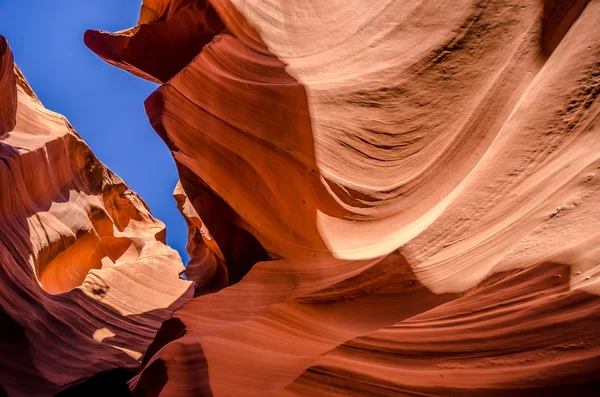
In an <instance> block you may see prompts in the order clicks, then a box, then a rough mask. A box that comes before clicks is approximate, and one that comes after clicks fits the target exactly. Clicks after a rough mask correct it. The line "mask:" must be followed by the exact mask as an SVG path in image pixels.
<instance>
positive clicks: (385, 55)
mask: <svg viewBox="0 0 600 397" xmlns="http://www.w3.org/2000/svg"><path fill="white" fill-rule="evenodd" d="M598 26H600V1H597V0H591V1H581V0H566V1H552V0H544V1H542V0H525V1H508V0H488V1H481V0H480V1H474V0H453V1H447V0H419V1H416V0H415V1H413V0H407V1H393V0H392V1H390V0H373V1H366V0H364V1H359V0H349V1H343V2H339V1H331V0H303V1H300V0H287V1H273V0H253V1H248V0H210V1H209V0H170V1H169V0H162V1H158V0H146V1H144V4H143V5H142V8H141V12H140V19H139V23H138V25H137V26H135V27H133V28H130V29H127V30H123V31H121V32H117V33H106V32H98V31H88V32H86V34H85V37H84V40H85V43H86V44H87V45H88V47H89V48H90V49H91V50H93V51H94V52H95V53H96V54H98V55H99V56H100V57H101V58H103V59H104V60H106V61H107V62H108V63H110V64H112V65H115V66H117V67H120V68H123V69H125V70H127V71H129V72H131V73H133V74H135V75H137V76H140V77H142V78H146V79H149V80H151V81H155V82H159V83H162V85H161V87H160V88H158V89H157V91H156V92H155V93H153V94H152V95H151V96H150V97H149V98H148V99H147V101H146V110H147V113H148V118H149V121H150V123H151V125H152V126H153V127H154V129H155V130H156V132H157V133H158V134H159V135H160V136H161V138H162V139H163V140H164V141H165V144H166V145H167V146H168V147H169V149H170V150H171V151H172V153H173V157H174V159H175V161H176V163H177V166H178V170H179V174H180V179H181V184H180V185H178V187H177V189H176V191H175V196H176V198H177V202H178V205H179V208H180V210H181V212H182V214H183V215H184V217H185V218H186V221H187V224H188V229H189V240H188V250H189V251H190V256H191V258H192V259H191V261H190V264H189V270H188V272H189V278H190V279H192V280H194V281H195V282H196V283H197V285H196V287H195V289H194V291H193V292H194V295H195V298H194V299H193V300H191V301H190V302H188V303H186V304H185V305H184V306H183V307H181V308H180V309H178V310H176V311H175V313H174V314H173V316H172V317H171V318H169V319H168V320H167V321H165V322H164V323H163V325H162V326H161V328H160V330H159V331H158V334H157V336H156V338H155V339H154V341H153V343H152V344H151V345H150V346H149V347H148V349H147V351H146V350H143V349H139V350H137V349H136V348H134V347H132V346H131V345H127V344H124V345H118V346H119V347H121V348H125V349H130V350H133V351H138V352H142V351H145V354H144V357H143V358H142V368H141V370H140V371H138V373H137V375H136V376H135V377H134V378H133V379H131V381H129V383H128V388H129V389H130V390H131V391H132V392H133V393H134V394H138V395H149V396H181V397H184V396H218V397H230V396H256V397H263V396H310V397H314V396H340V397H341V396H349V395H354V396H448V397H451V396H452V397H454V396H482V397H483V396H510V397H512V396H555V395H558V396H563V395H564V396H596V395H597V392H598V390H600V372H599V371H598V368H600V299H599V297H598V295H599V294H600V281H599V280H600V274H599V273H600V266H599V264H600V248H599V247H600V175H599V172H600V131H599V129H600V126H599V124H598V122H599V120H600V100H599V99H598V98H599V95H600V30H599V29H598ZM2 65H3V64H2ZM2 70H4V69H2ZM2 75H3V76H5V75H6V73H4V72H3V73H2ZM1 84H6V82H5V81H2V83H1ZM5 100H6V103H8V104H10V103H11V97H10V95H9V96H7V98H6V99H5ZM3 103H4V102H3ZM4 109H6V110H4ZM11 109H12V108H11V106H10V105H7V106H5V105H3V111H2V118H1V119H0V120H1V121H2V124H1V125H2V126H7V127H2V128H5V129H7V128H10V125H11V124H10V117H7V116H6V115H9V114H10V112H11V111H12V110H11ZM16 128H17V129H18V128H19V122H18V120H17V127H16ZM15 131H16V130H15ZM78 142H79V141H78ZM34 202H35V203H37V200H36V201H34ZM36 205H38V204H36ZM69 208H70V207H69ZM106 208H107V211H108V207H106ZM84 212H85V211H84ZM115 224H116V222H115ZM13 229H15V228H14V227H12V228H11V230H13ZM117 229H118V227H117ZM115 233H116V232H115ZM96 234H97V235H98V236H99V237H98V238H99V239H100V241H102V239H101V238H100V236H104V235H103V234H101V233H96ZM113 237H115V238H118V237H119V236H118V235H117V234H115V235H114V236H113ZM88 239H89V240H81V241H82V242H81V243H80V246H81V248H77V246H75V245H74V247H75V248H73V251H72V252H73V253H74V254H77V252H78V250H79V249H81V250H90V247H97V246H98V245H97V244H96V243H94V241H96V240H94V239H93V238H92V237H90V238H88ZM2 241H9V240H6V239H2ZM77 241H80V239H77ZM94 244H96V245H94ZM109 246H119V245H118V244H115V245H111V244H109ZM161 247H162V245H161ZM115 249H116V248H115ZM105 251H106V248H105ZM9 252H17V251H15V250H13V251H9ZM24 252H32V251H31V250H29V251H28V250H24ZM126 252H129V251H126ZM97 255H98V257H102V255H101V252H100V253H98V254H97ZM57 257H58V255H57ZM71 257H72V255H67V254H65V255H63V257H61V258H60V260H59V261H58V262H57V265H56V266H57V267H58V268H65V267H67V266H68V263H69V260H70V259H69V258H71ZM86 258H87V259H86V260H88V261H90V262H92V263H96V259H94V258H96V256H95V255H91V256H89V257H86ZM101 262H102V261H101ZM117 262H118V260H117ZM32 263H36V262H35V261H32ZM65 263H66V264H67V265H65ZM86 266H87V265H86ZM115 268H117V267H115ZM36 269H37V268H36ZM180 270H181V269H179V268H178V269H177V271H180ZM177 271H175V273H177ZM32 274H33V275H35V274H37V273H35V272H33V271H32ZM49 274H54V273H49ZM93 274H95V273H94V272H92V275H93ZM92 275H90V276H88V277H91V276H92ZM37 279H40V280H42V285H44V280H43V277H42V278H39V277H38V278H37ZM37 279H36V278H35V277H33V276H32V277H31V278H30V280H32V281H31V282H32V283H33V282H34V281H36V280H37ZM36 285H39V284H36ZM47 285H52V286H57V285H58V286H60V285H63V281H60V282H58V281H54V279H49V281H48V283H47ZM84 286H85V283H84ZM163 287H164V288H165V289H167V287H166V284H165V282H164V281H163V282H160V283H154V284H153V288H155V289H157V290H159V291H160V288H163ZM225 287H226V288H225ZM61 288H62V287H61ZM136 288H137V287H132V291H136ZM169 290H170V291H173V290H174V288H172V287H169ZM75 291H79V292H81V293H82V294H83V295H84V296H86V297H87V296H88V295H86V294H85V293H84V292H82V291H85V287H84V288H83V290H82V289H76V290H75ZM157 294H158V292H152V293H151V292H148V295H147V296H158V295H157ZM175 295H177V294H175ZM10 307H13V308H14V307H19V305H18V304H17V303H15V304H14V306H12V304H11V306H10ZM104 328H108V330H104ZM111 333H114V334H116V335H118V334H119V333H118V332H116V331H113V330H112V328H110V327H107V326H106V325H103V324H100V325H99V326H98V327H96V329H95V330H94V331H93V335H95V339H96V340H100V339H101V340H102V341H103V342H102V343H106V341H107V340H109V338H110V335H111ZM114 338H116V337H114ZM133 340H135V338H133ZM111 344H112V343H111ZM101 346H104V345H101ZM30 351H34V352H35V351H37V350H35V349H30ZM110 351H111V352H113V353H114V350H110ZM114 354H116V353H114ZM107 367H108V365H107ZM77 368H79V367H77ZM102 369H104V367H103V368H102ZM98 372H99V371H98ZM48 379H50V378H48ZM91 381H92V380H90V382H91ZM83 385H85V383H84V384H83Z"/></svg>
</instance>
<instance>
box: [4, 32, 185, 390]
mask: <svg viewBox="0 0 600 397" xmlns="http://www.w3.org/2000/svg"><path fill="white" fill-rule="evenodd" d="M0 56H1V57H0V122H1V123H0V127H1V128H2V131H1V133H0V181H1V185H2V188H1V189H0V351H1V352H2V354H1V355H0V386H1V387H0V394H3V393H6V394H8V395H9V396H26V397H32V396H49V395H54V394H55V393H56V392H58V391H59V390H60V389H63V388H67V387H68V386H69V385H72V384H74V383H76V382H80V381H82V380H84V379H86V378H89V377H91V376H93V375H95V374H96V373H99V372H101V371H106V370H110V369H114V368H119V367H120V368H123V369H130V370H132V369H136V368H138V367H139V365H140V359H141V356H142V354H143V353H144V352H145V351H146V348H147V347H148V345H149V344H150V343H151V342H152V340H153V339H154V337H155V335H156V332H157V330H158V328H159V327H160V325H161V323H162V322H163V321H164V320H165V319H166V318H168V317H169V316H170V314H171V313H172V312H173V310H175V309H176V308H178V307H179V306H181V305H182V304H183V303H184V302H185V301H186V300H188V299H190V298H191V296H192V288H191V287H192V284H191V283H190V282H187V281H184V280H182V279H181V278H180V277H179V273H180V272H182V271H183V270H184V268H183V266H182V263H181V259H180V258H179V255H178V254H177V253H176V252H175V251H174V250H172V249H171V248H169V247H167V246H166V245H165V228H164V225H163V224H162V223H161V222H160V221H158V220H156V219H154V218H153V217H152V215H151V214H150V211H149V210H148V208H147V207H146V205H145V204H144V202H143V201H142V200H141V199H140V198H139V197H138V196H137V195H136V194H135V193H134V192H132V191H131V190H130V189H129V188H128V187H127V186H126V185H125V184H124V183H123V181H122V180H121V179H119V177H117V176H116V175H115V174H113V173H112V172H111V171H110V170H109V169H108V168H106V167H105V166H104V165H103V164H102V163H100V161H98V160H97V159H96V157H95V156H94V155H93V153H92V152H91V151H90V149H89V148H88V146H87V145H86V144H85V143H84V142H83V141H82V139H81V138H80V137H79V136H78V135H77V133H76V132H75V131H74V130H73V128H72V127H71V126H70V124H69V122H68V121H67V120H66V119H65V118H64V117H63V116H61V115H59V114H56V113H53V112H51V111H49V110H47V109H45V108H44V106H43V105H42V104H41V102H40V101H39V99H38V98H37V97H36V96H35V94H34V93H33V91H32V89H31V87H30V86H29V85H28V83H27V81H26V80H25V79H24V77H23V75H22V74H21V72H20V71H19V70H18V69H17V68H16V67H15V66H14V65H13V58H12V53H11V52H10V49H9V48H8V45H7V44H6V40H5V39H4V38H0ZM2 392H3V393H2Z"/></svg>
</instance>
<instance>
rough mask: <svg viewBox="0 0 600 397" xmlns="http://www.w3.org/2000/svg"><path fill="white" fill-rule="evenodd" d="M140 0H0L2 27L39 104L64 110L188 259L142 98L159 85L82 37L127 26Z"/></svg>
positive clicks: (163, 150)
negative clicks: (107, 57) (109, 60)
mask: <svg viewBox="0 0 600 397" xmlns="http://www.w3.org/2000/svg"><path fill="white" fill-rule="evenodd" d="M140 4H141V0H93V1H91V0H0V34H1V35H3V36H4V37H6V38H7V39H8V42H9V44H10V46H11V48H12V50H13V52H14V55H15V61H16V62H17V64H18V65H19V67H20V68H21V70H22V71H23V73H24V74H25V77H26V78H27V80H28V81H29V83H30V84H31V86H32V87H33V89H34V90H35V92H36V94H37V95H38V97H39V98H40V99H41V101H42V102H43V103H44V105H45V106H46V107H47V108H49V109H51V110H54V111H56V112H59V113H62V114H64V115H65V116H66V117H67V118H68V119H69V121H70V122H71V124H72V125H73V126H74V127H75V129H76V130H77V132H78V133H79V134H80V135H81V136H82V137H83V139H84V140H85V141H86V142H87V144H88V145H89V146H90V147H91V148H92V150H93V151H94V153H95V154H96V156H97V157H98V158H99V159H100V160H101V161H102V162H103V163H104V164H106V165H107V166H108V167H109V168H111V169H112V170H113V171H114V172H116V173H117V174H118V175H119V176H120V177H121V178H123V180H125V183H127V185H128V186H129V187H131V188H132V189H133V190H134V191H136V192H137V193H138V194H139V195H140V196H141V197H142V198H143V199H144V201H145V202H146V203H147V204H148V206H149V207H150V209H151V210H152V213H153V214H154V216H155V217H157V218H159V219H160V220H162V221H163V222H165V223H166V225H167V242H168V243H169V245H170V246H171V247H173V248H175V249H176V250H177V251H179V253H180V255H181V256H182V258H183V260H184V263H187V260H188V256H187V253H186V252H185V244H186V242H187V229H186V226H185V222H184V220H183V218H182V216H181V215H180V214H179V211H178V210H177V206H176V203H175V199H174V198H173V196H172V192H173V189H174V188H175V183H176V182H177V179H178V177H177V171H176V169H175V164H174V162H173V159H172V157H171V154H170V153H169V151H168V150H167V147H166V146H165V145H164V143H163V142H162V141H161V140H160V138H159V137H158V135H157V134H156V133H155V132H154V130H153V129H152V127H150V125H149V124H148V119H147V117H146V112H145V110H144V100H145V99H146V98H147V97H148V95H150V93H151V92H152V91H154V90H155V89H156V87H157V85H156V84H154V83H150V82H148V81H145V80H142V79H140V78H138V77H135V76H133V75H131V74H129V73H127V72H124V71H122V70H120V69H117V68H115V67H113V66H111V65H109V64H107V63H105V62H104V61H102V60H101V59H100V58H98V57H97V56H96V55H94V54H93V53H92V52H91V51H90V50H88V49H87V47H86V46H85V45H84V44H83V33H84V32H85V30H86V29H101V30H107V31H116V30H121V29H124V28H127V27H130V26H133V25H134V24H135V22H136V21H137V16H138V13H139V8H140Z"/></svg>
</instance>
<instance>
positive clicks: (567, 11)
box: [540, 0, 589, 58]
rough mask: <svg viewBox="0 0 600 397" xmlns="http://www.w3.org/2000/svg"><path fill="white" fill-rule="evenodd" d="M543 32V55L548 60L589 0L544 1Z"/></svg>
mask: <svg viewBox="0 0 600 397" xmlns="http://www.w3.org/2000/svg"><path fill="white" fill-rule="evenodd" d="M542 1H543V3H544V10H543V14H542V31H541V35H540V44H541V50H542V55H544V57H546V58H548V57H550V55H552V52H554V50H555V49H556V47H557V46H558V45H559V44H560V42H561V41H562V39H563V38H564V37H565V35H566V34H567V32H568V30H569V28H570V27H571V25H572V24H573V23H574V22H575V21H576V20H577V18H578V17H579V15H580V14H581V13H582V12H583V9H584V8H585V6H586V5H587V3H588V1H589V0H542Z"/></svg>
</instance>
